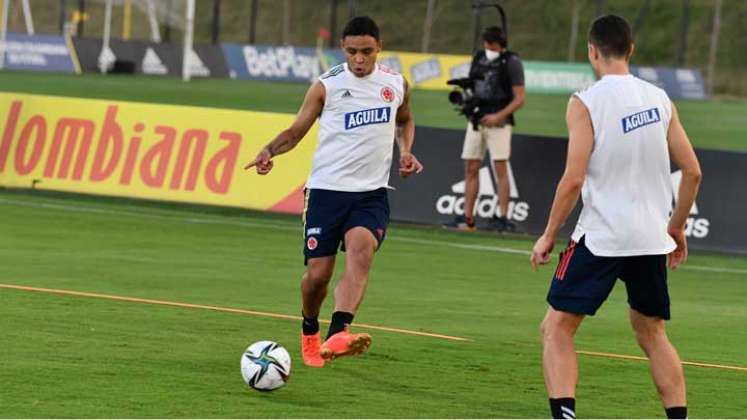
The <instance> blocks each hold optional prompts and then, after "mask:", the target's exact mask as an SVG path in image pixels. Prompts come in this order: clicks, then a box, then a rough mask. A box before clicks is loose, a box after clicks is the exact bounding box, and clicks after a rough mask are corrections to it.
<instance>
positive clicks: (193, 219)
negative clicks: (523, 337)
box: [0, 198, 747, 274]
mask: <svg viewBox="0 0 747 420" xmlns="http://www.w3.org/2000/svg"><path fill="white" fill-rule="evenodd" d="M0 203H7V204H14V205H19V206H27V207H36V208H51V209H57V210H69V211H76V212H81V211H83V212H88V213H98V214H116V215H120V216H131V217H143V218H151V219H159V220H167V221H172V222H183V223H194V224H213V225H224V226H241V227H248V228H262V229H275V230H286V231H297V230H299V229H300V226H301V225H300V223H299V224H298V225H295V224H287V223H260V222H244V221H236V220H216V219H209V218H198V217H174V216H171V215H165V214H156V213H147V212H134V211H124V210H112V209H104V208H97V207H87V206H73V205H65V204H54V203H48V202H42V203H29V202H26V201H21V200H9V199H5V198H0ZM387 239H389V240H390V241H399V242H409V243H415V244H422V245H439V246H445V247H450V248H457V249H467V250H474V251H487V252H499V253H504V254H518V255H532V252H531V251H529V250H525V249H517V248H505V247H496V246H490V245H479V244H467V243H459V242H447V241H436V240H431V239H419V238H410V237H404V236H389V237H388V238H387ZM678 270H688V271H704V272H711V273H731V274H747V269H741V268H728V267H708V266H701V265H687V264H686V265H683V266H680V267H679V268H678Z"/></svg>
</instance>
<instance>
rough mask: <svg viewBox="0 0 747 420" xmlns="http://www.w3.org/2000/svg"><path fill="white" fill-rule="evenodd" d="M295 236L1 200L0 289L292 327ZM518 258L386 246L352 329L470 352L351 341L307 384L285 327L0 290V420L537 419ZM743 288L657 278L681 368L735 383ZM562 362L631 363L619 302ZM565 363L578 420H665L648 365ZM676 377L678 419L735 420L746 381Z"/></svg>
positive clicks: (76, 205) (100, 208) (688, 271)
mask: <svg viewBox="0 0 747 420" xmlns="http://www.w3.org/2000/svg"><path fill="white" fill-rule="evenodd" d="M300 229H301V227H300V221H299V220H298V219H297V218H295V217H287V216H278V215H267V214H259V213H251V212H242V211H239V210H230V209H229V210H227V209H208V208H198V207H184V206H177V205H162V204H153V203H147V202H134V201H127V200H118V199H99V198H91V197H83V196H70V195H61V194H60V195H58V194H41V193H37V194H30V193H26V192H14V191H8V190H0V238H2V241H0V267H2V270H0V283H3V284H5V285H8V284H10V285H23V286H32V287H40V288H52V289H64V290H73V291H80V292H93V293H101V294H108V295H119V296H127V297H136V298H144V299H157V300H164V301H177V302H185V303H192V304H202V305H213V306H219V307H228V308H239V309H247V310H255V311H265V312H271V313H278V314H286V315H297V314H299V312H300V303H299V302H300V297H299V281H300V276H301V274H302V271H303V265H302V263H301V262H302V260H301V253H300V251H301V245H302V244H301V241H300ZM530 247H531V242H529V241H526V240H524V239H511V238H504V237H499V236H494V235H487V234H486V235H481V234H476V235H470V234H458V233H452V232H447V231H442V230H434V229H424V228H415V227H407V226H393V227H392V229H391V230H390V232H389V236H388V239H387V242H386V244H385V246H384V248H383V249H382V251H381V252H380V254H379V255H378V256H377V261H376V263H375V265H374V268H373V271H372V275H371V282H370V286H369V290H368V294H367V296H366V299H365V301H364V303H363V306H362V309H361V311H360V313H359V316H358V318H357V319H356V322H360V323H367V324H374V325H379V326H387V327H395V328H402V329H409V330H414V331H428V332H435V333H440V334H447V335H452V336H458V337H464V338H468V339H469V340H471V341H468V342H457V341H449V340H444V339H438V338H431V337H422V336H413V335H406V334H399V333H391V332H382V331H376V330H367V331H368V332H370V333H371V334H372V335H373V337H374V343H373V346H372V348H371V351H370V352H369V353H367V354H366V355H364V356H361V357H359V358H355V359H347V360H339V361H336V362H334V363H332V364H331V365H329V366H328V367H325V368H324V369H321V370H318V369H311V368H307V367H305V366H303V365H302V364H301V363H300V355H299V351H300V349H299V339H298V338H299V337H298V335H299V330H300V328H299V327H300V325H299V324H300V322H298V321H293V320H285V319H275V318H269V317H261V316H251V315H245V314H237V313H225V312H218V311H210V310H204V309H191V308H179V307H169V306H163V305H151V304H144V303H134V302H122V301H113V300H107V299H98V298H92V297H80V296H68V295H59V294H50V293H44V292H31V291H24V290H17V289H8V288H6V287H3V288H0V308H2V310H1V311H2V312H1V313H2V316H0V328H1V329H2V333H3V334H2V335H3V341H2V347H3V352H2V354H3V356H2V360H3V366H2V387H3V390H2V392H1V393H0V416H2V417H10V418H27V417H34V418H45V417H84V418H106V417H120V418H145V417H150V418H152V417H197V418H208V417H211V418H212V417H220V418H236V417H272V418H294V417H335V418H358V417H366V418H371V417H377V418H378V417H385V418H387V417H388V418H401V417H409V418H413V417H414V418H447V417H448V418H465V417H493V418H494V417H532V418H538V417H546V416H547V414H548V409H547V407H546V405H547V403H546V396H545V391H544V387H543V380H542V371H541V362H540V360H541V357H540V341H539V337H538V324H539V322H540V320H541V318H542V316H543V314H544V311H545V303H544V296H545V293H546V288H547V284H548V281H549V277H550V276H551V272H552V271H553V268H552V267H547V268H544V269H543V270H541V271H540V272H538V273H534V272H532V271H531V270H530V268H529V264H528V257H527V255H526V254H523V253H509V252H506V250H505V249H502V248H508V249H514V250H519V251H524V252H526V251H527V250H529V249H530ZM339 262H340V264H342V263H343V260H342V259H341V260H340V261H339ZM707 270H715V271H707ZM745 276H747V261H745V260H744V259H739V258H731V257H723V256H708V255H694V256H692V257H691V259H690V261H689V263H688V265H687V266H685V267H684V268H683V269H682V270H678V271H676V272H674V273H672V275H671V282H670V284H671V294H672V299H673V305H674V306H673V320H672V321H671V322H670V323H669V332H670V337H671V339H672V340H673V342H674V343H675V344H676V345H677V346H678V349H679V351H680V354H681V356H682V358H683V359H684V360H687V361H698V362H707V363H716V364H725V365H734V366H742V367H744V366H747V358H746V357H745V352H744V349H745V346H747V330H745V328H744V323H745V319H747V307H746V306H745V305H744V296H745V295H747V282H745ZM329 303H330V302H327V304H326V305H325V308H324V310H323V315H324V317H325V318H326V317H328V316H329V313H330V310H331V306H330V304H329ZM262 339H271V340H276V341H278V342H280V343H281V344H283V345H285V346H286V347H287V348H288V350H289V351H290V353H291V355H292V357H293V362H294V365H293V372H292V375H291V380H290V382H289V383H288V385H287V386H286V387H285V388H283V389H280V390H278V391H275V392H273V393H259V392H256V391H253V390H250V389H248V388H246V387H245V386H244V384H243V383H242V381H241V378H240V374H239V358H240V355H241V353H242V351H243V350H244V348H245V347H246V346H247V345H248V344H250V343H252V342H254V341H257V340H262ZM578 349H579V350H585V351H597V352H608V353H617V354H625V355H638V356H640V355H641V351H640V350H639V349H638V348H637V346H636V344H635V341H634V339H633V336H632V333H631V331H630V328H629V326H628V325H627V317H626V302H625V292H624V288H623V287H622V286H621V285H618V287H617V288H616V290H615V291H614V292H613V295H612V296H611V297H610V299H609V300H608V302H607V303H606V304H605V306H604V308H603V310H602V311H601V312H600V314H598V315H597V316H596V317H594V318H592V319H589V320H587V322H586V323H585V324H584V326H583V327H582V328H581V330H580V332H579V335H578ZM579 357H580V370H581V373H580V375H581V383H580V386H579V389H578V400H579V402H578V413H579V415H581V416H583V417H627V418H634V417H636V418H637V417H648V418H651V417H661V416H662V415H663V411H662V409H661V408H660V406H659V403H658V400H657V397H656V392H655V390H654V387H653V385H652V383H651V381H650V379H649V375H648V369H647V364H646V363H644V362H642V361H635V360H618V359H610V358H604V357H592V356H584V355H581V356H579ZM685 374H686V376H687V380H688V394H689V405H690V416H691V417H693V418H698V417H710V418H727V417H743V416H744V414H745V413H747V402H745V399H744V398H743V397H744V395H747V371H734V370H723V369H713V368H703V367H691V366H686V367H685Z"/></svg>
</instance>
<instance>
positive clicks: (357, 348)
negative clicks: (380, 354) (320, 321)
mask: <svg viewBox="0 0 747 420" xmlns="http://www.w3.org/2000/svg"><path fill="white" fill-rule="evenodd" d="M370 346H371V336H370V335H368V334H366V333H358V334H353V333H351V332H350V331H349V330H348V329H347V328H346V329H345V330H343V331H340V332H338V333H337V334H335V335H333V336H332V337H330V338H328V339H327V341H325V342H324V344H322V348H321V351H320V354H321V356H322V359H324V360H332V359H336V358H338V357H342V356H356V355H359V354H361V353H363V352H365V351H366V350H368V348H369V347H370Z"/></svg>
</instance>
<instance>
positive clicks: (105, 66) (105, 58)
mask: <svg viewBox="0 0 747 420" xmlns="http://www.w3.org/2000/svg"><path fill="white" fill-rule="evenodd" d="M115 61H117V56H116V55H114V51H112V49H111V48H109V47H105V48H103V49H102V50H101V53H100V54H99V59H98V65H99V70H101V71H103V72H105V73H106V72H108V71H109V70H111V69H112V67H113V66H114V62H115Z"/></svg>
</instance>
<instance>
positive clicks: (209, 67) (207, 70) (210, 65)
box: [73, 38, 228, 78]
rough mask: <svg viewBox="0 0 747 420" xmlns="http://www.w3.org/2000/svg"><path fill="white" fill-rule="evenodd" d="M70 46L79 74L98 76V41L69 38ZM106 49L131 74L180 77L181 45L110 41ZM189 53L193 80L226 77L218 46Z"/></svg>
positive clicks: (209, 45)
mask: <svg viewBox="0 0 747 420" xmlns="http://www.w3.org/2000/svg"><path fill="white" fill-rule="evenodd" d="M73 45H75V50H76V52H77V54H78V59H79V60H80V66H81V70H82V71H83V72H95V73H98V72H99V71H100V70H99V64H98V62H99V61H98V59H99V54H100V53H101V45H102V42H101V39H97V38H73ZM110 47H111V51H112V53H113V54H114V59H115V60H117V61H119V62H128V63H132V64H133V65H134V71H135V73H141V74H149V75H158V76H165V75H168V76H181V74H182V54H183V47H182V45H181V44H171V43H155V42H147V41H137V40H135V41H123V40H120V39H112V40H111V45H110ZM193 50H194V52H195V54H194V55H193V56H192V59H191V62H192V65H191V74H192V76H193V77H216V78H227V77H228V69H227V67H226V60H225V58H224V57H223V50H222V49H221V47H220V46H219V45H211V44H195V45H194V47H193Z"/></svg>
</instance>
